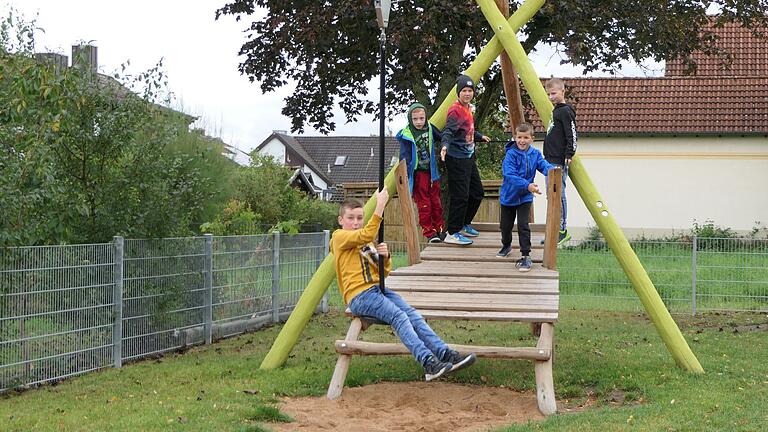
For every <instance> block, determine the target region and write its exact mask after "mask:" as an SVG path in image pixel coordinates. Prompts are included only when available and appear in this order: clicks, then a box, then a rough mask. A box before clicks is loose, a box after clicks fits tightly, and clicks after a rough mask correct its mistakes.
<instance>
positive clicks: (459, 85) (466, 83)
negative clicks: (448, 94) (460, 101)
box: [456, 75, 475, 95]
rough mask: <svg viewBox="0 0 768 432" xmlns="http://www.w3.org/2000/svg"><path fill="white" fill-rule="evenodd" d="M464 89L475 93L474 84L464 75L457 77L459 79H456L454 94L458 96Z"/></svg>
mask: <svg viewBox="0 0 768 432" xmlns="http://www.w3.org/2000/svg"><path fill="white" fill-rule="evenodd" d="M464 87H469V88H471V89H472V91H475V82H474V81H473V80H472V78H471V77H468V76H466V75H459V77H458V78H456V94H457V95H458V94H459V93H461V89H463V88H464Z"/></svg>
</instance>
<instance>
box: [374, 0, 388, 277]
mask: <svg viewBox="0 0 768 432" xmlns="http://www.w3.org/2000/svg"><path fill="white" fill-rule="evenodd" d="M374 6H375V7H376V21H378V23H379V29H381V34H380V35H379V75H380V81H379V190H380V191H381V190H383V189H384V115H385V113H384V98H385V97H386V95H385V91H384V90H385V85H386V80H385V77H384V74H385V73H386V63H385V56H386V44H387V35H386V30H387V25H388V24H389V10H390V8H391V7H392V1H391V0H375V1H374ZM383 242H384V221H383V220H382V221H381V225H380V226H379V243H383ZM379 289H381V291H382V292H384V257H383V256H381V255H379Z"/></svg>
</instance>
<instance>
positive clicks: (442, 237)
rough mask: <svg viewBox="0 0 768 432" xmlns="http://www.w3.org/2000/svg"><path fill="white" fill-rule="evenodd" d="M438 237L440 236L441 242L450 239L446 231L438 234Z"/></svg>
mask: <svg viewBox="0 0 768 432" xmlns="http://www.w3.org/2000/svg"><path fill="white" fill-rule="evenodd" d="M437 235H438V236H440V241H442V242H444V241H445V238H446V237H448V233H447V232H445V231H440V232H439V233H437Z"/></svg>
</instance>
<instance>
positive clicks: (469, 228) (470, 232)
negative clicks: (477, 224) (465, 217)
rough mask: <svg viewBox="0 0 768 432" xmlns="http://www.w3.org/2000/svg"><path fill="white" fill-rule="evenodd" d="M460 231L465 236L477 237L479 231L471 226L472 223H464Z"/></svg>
mask: <svg viewBox="0 0 768 432" xmlns="http://www.w3.org/2000/svg"><path fill="white" fill-rule="evenodd" d="M461 232H462V233H464V235H465V236H467V237H477V236H479V235H480V233H479V232H478V231H477V230H476V229H474V228H472V225H464V228H462V229H461Z"/></svg>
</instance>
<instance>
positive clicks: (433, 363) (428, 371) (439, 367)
mask: <svg viewBox="0 0 768 432" xmlns="http://www.w3.org/2000/svg"><path fill="white" fill-rule="evenodd" d="M452 370H453V365H452V364H451V363H446V362H442V361H440V360H438V359H437V358H435V356H429V357H427V362H426V364H424V379H425V380H426V381H432V380H433V379H436V378H440V377H441V376H443V375H445V374H447V373H448V372H450V371H452Z"/></svg>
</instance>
